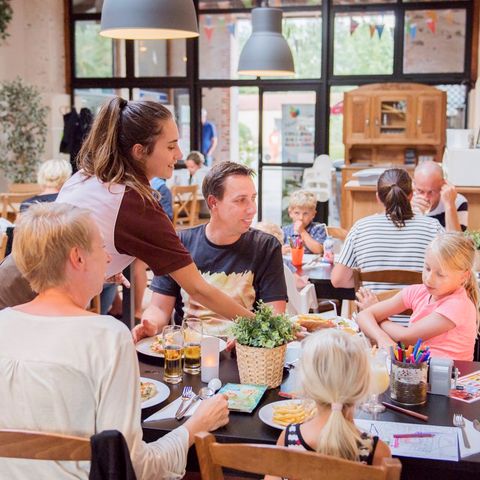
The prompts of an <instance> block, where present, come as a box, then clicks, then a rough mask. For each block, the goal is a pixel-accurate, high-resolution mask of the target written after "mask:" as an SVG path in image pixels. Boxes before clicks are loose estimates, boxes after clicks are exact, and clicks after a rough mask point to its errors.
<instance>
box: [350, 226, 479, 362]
mask: <svg viewBox="0 0 480 480" xmlns="http://www.w3.org/2000/svg"><path fill="white" fill-rule="evenodd" d="M474 256H475V247H474V245H473V242H472V241H471V240H470V239H468V238H466V237H465V236H463V235H462V234H460V233H456V232H455V233H443V234H441V235H439V236H437V237H436V238H435V239H434V240H433V241H432V242H431V243H430V245H429V246H428V248H427V250H426V253H425V264H424V267H423V284H422V285H411V286H409V287H406V288H405V289H403V291H401V292H399V293H397V294H396V295H395V296H393V297H392V298H389V299H388V300H384V301H383V302H379V303H376V304H374V305H372V306H371V307H369V308H367V309H366V310H364V311H362V312H361V313H360V314H359V315H358V317H357V321H358V324H359V326H360V328H361V329H362V331H363V332H364V333H365V334H366V335H367V336H368V337H370V338H371V339H373V340H374V341H376V342H377V343H378V345H379V346H389V345H391V344H394V343H395V342H399V341H401V342H403V343H405V344H407V345H414V344H415V342H416V341H417V339H419V338H422V339H423V340H424V341H426V342H427V344H428V345H429V346H430V351H431V355H432V356H434V357H447V358H452V359H454V360H473V350H474V346H475V337H476V336H477V331H478V299H479V291H478V285H477V281H476V278H475V273H474V272H473V270H472V267H473V260H474ZM407 309H411V310H412V311H413V313H412V316H411V318H410V323H409V325H408V327H403V326H402V325H398V324H395V323H393V322H391V321H390V320H388V317H390V316H391V315H396V314H398V313H401V312H403V311H405V310H407Z"/></svg>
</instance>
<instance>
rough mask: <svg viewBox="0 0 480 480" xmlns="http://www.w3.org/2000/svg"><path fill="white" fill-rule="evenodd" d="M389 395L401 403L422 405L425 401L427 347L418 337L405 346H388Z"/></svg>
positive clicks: (428, 354) (400, 344)
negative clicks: (389, 363)
mask: <svg viewBox="0 0 480 480" xmlns="http://www.w3.org/2000/svg"><path fill="white" fill-rule="evenodd" d="M390 348H391V350H390V357H391V361H392V368H391V371H390V396H391V397H392V400H394V401H395V402H397V403H400V404H402V405H422V404H424V403H425V402H426V401H427V378H428V359H429V358H430V352H429V347H427V346H425V345H422V340H421V339H419V340H418V341H417V342H416V343H415V345H409V346H408V347H406V346H405V345H404V344H403V343H399V344H398V345H396V346H395V347H390Z"/></svg>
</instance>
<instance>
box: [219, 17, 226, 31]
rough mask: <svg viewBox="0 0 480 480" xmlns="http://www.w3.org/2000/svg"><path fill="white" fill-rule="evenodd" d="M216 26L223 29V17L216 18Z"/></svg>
mask: <svg viewBox="0 0 480 480" xmlns="http://www.w3.org/2000/svg"><path fill="white" fill-rule="evenodd" d="M218 26H219V27H220V29H222V30H223V29H225V17H218Z"/></svg>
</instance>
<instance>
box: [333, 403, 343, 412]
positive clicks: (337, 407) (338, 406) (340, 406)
mask: <svg viewBox="0 0 480 480" xmlns="http://www.w3.org/2000/svg"><path fill="white" fill-rule="evenodd" d="M331 409H332V412H341V411H342V409H343V403H332V405H331Z"/></svg>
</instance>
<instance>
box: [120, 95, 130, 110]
mask: <svg viewBox="0 0 480 480" xmlns="http://www.w3.org/2000/svg"><path fill="white" fill-rule="evenodd" d="M127 104H128V100H125V99H124V98H122V99H121V100H120V110H123V109H124V108H125V107H126V106H127Z"/></svg>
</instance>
